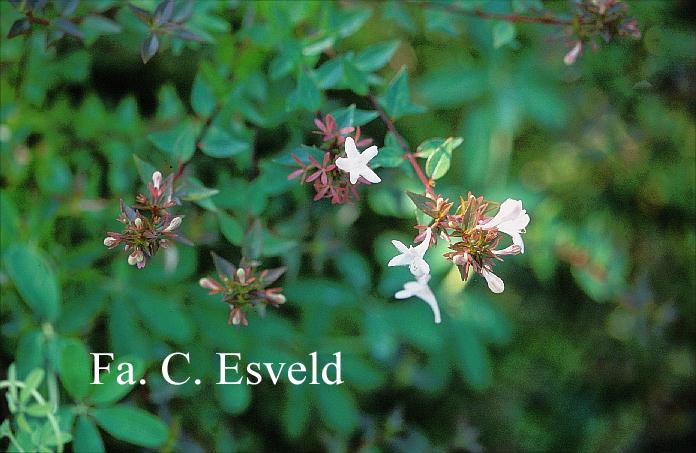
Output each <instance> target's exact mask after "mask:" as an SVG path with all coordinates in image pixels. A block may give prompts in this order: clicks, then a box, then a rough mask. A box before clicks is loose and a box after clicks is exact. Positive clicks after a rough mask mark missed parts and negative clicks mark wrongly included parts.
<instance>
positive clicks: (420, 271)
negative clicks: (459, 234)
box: [387, 228, 432, 277]
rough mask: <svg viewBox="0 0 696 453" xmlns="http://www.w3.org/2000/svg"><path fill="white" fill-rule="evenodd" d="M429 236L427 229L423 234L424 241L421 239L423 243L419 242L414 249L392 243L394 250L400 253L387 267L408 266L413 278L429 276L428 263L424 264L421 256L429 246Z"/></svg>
mask: <svg viewBox="0 0 696 453" xmlns="http://www.w3.org/2000/svg"><path fill="white" fill-rule="evenodd" d="M431 234H432V232H431V231H430V228H428V229H427V230H426V232H425V239H423V242H421V243H420V244H418V245H417V246H415V247H414V246H412V245H411V246H408V247H406V246H405V245H404V243H403V242H401V241H396V240H395V241H392V244H394V247H396V249H397V250H398V251H399V252H401V254H400V255H397V256H395V257H394V258H392V259H391V260H389V263H388V264H387V265H388V266H408V268H409V270H410V271H411V273H412V274H413V275H414V276H415V277H421V276H423V275H428V274H430V266H428V263H426V262H425V260H424V259H423V256H424V255H425V252H426V251H427V250H428V246H429V245H430V235H431Z"/></svg>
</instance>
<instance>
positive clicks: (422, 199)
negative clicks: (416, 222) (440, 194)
mask: <svg viewBox="0 0 696 453" xmlns="http://www.w3.org/2000/svg"><path fill="white" fill-rule="evenodd" d="M406 195H408V198H410V199H411V201H412V202H413V204H415V205H416V209H418V210H419V211H430V210H431V208H430V207H429V206H428V204H429V203H432V201H433V200H431V199H430V198H428V197H426V196H425V195H421V194H418V193H413V192H409V191H407V192H406Z"/></svg>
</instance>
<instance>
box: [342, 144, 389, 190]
mask: <svg viewBox="0 0 696 453" xmlns="http://www.w3.org/2000/svg"><path fill="white" fill-rule="evenodd" d="M377 152H378V151H377V147H376V146H370V147H369V148H367V149H366V150H365V151H363V153H362V154H360V152H359V151H358V148H356V147H355V142H354V141H353V139H352V138H350V137H346V156H347V157H339V158H338V159H336V166H337V167H338V168H340V169H341V170H343V171H345V172H346V173H348V174H349V175H350V183H351V184H355V183H356V182H358V179H359V178H360V177H361V176H362V177H363V178H365V179H367V180H368V181H370V182H372V183H377V182H380V181H381V179H380V178H379V176H377V174H376V173H375V172H374V171H372V169H371V168H370V167H368V166H367V163H368V162H369V161H370V160H371V159H372V158H373V157H375V156H376V155H377Z"/></svg>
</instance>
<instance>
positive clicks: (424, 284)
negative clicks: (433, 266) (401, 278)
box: [394, 274, 441, 324]
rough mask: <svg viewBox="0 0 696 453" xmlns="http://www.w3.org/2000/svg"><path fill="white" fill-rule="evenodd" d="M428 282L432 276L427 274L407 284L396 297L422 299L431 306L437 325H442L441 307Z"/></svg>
mask: <svg viewBox="0 0 696 453" xmlns="http://www.w3.org/2000/svg"><path fill="white" fill-rule="evenodd" d="M428 281H430V275H428V274H426V275H423V276H421V277H418V278H416V281H415V282H406V283H405V284H404V289H402V290H399V291H397V292H396V294H394V297H396V298H397V299H408V298H409V297H413V296H415V297H417V298H419V299H421V300H422V301H424V302H425V303H427V304H428V305H430V309H431V310H432V311H433V315H434V316H435V323H436V324H440V321H441V318H440V307H439V306H438V305H437V299H435V295H434V294H433V292H432V291H431V290H430V287H429V286H428Z"/></svg>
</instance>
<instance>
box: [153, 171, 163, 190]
mask: <svg viewBox="0 0 696 453" xmlns="http://www.w3.org/2000/svg"><path fill="white" fill-rule="evenodd" d="M152 185H153V186H155V189H159V188H160V186H161V185H162V173H160V172H158V171H156V172H154V173H153V174H152Z"/></svg>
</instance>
